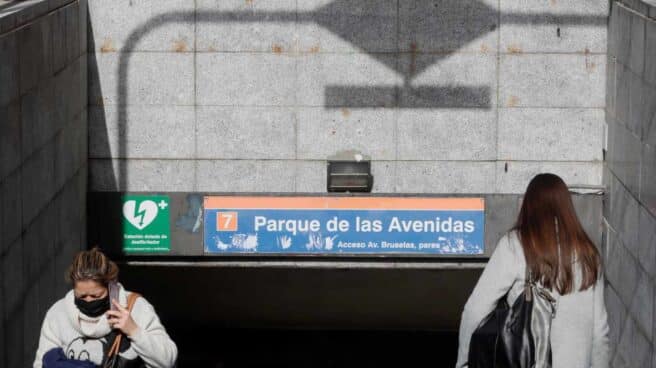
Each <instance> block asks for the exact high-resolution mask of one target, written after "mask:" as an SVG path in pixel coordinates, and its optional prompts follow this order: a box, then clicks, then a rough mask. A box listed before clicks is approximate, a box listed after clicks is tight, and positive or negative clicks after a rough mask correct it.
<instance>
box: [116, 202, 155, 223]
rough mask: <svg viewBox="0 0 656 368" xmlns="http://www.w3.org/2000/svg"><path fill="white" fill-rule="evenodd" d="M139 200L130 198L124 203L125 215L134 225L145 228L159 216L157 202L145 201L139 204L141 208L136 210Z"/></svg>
mask: <svg viewBox="0 0 656 368" xmlns="http://www.w3.org/2000/svg"><path fill="white" fill-rule="evenodd" d="M136 207H137V201H135V200H130V201H127V202H125V203H124V204H123V216H124V217H125V219H126V220H128V221H129V222H130V223H131V224H132V225H133V226H134V227H136V228H137V229H139V230H143V229H144V228H146V226H148V225H150V223H151V222H153V220H155V217H157V211H158V209H157V204H156V203H155V202H153V201H149V200H146V201H143V202H141V203H140V204H139V210H138V211H137V210H136Z"/></svg>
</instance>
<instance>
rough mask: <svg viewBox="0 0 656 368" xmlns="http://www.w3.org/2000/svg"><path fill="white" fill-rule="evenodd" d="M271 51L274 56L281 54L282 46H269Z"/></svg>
mask: <svg viewBox="0 0 656 368" xmlns="http://www.w3.org/2000/svg"><path fill="white" fill-rule="evenodd" d="M271 51H273V53H275V54H282V46H280V45H278V44H275V43H274V44H273V45H271Z"/></svg>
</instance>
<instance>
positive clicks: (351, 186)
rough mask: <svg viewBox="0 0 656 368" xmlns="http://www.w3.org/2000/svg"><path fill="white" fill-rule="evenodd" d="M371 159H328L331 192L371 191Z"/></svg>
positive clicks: (329, 188) (372, 179)
mask: <svg viewBox="0 0 656 368" xmlns="http://www.w3.org/2000/svg"><path fill="white" fill-rule="evenodd" d="M373 183H374V177H373V176H372V175H371V162H370V161H341V160H339V161H328V191H329V192H371V187H372V186H373Z"/></svg>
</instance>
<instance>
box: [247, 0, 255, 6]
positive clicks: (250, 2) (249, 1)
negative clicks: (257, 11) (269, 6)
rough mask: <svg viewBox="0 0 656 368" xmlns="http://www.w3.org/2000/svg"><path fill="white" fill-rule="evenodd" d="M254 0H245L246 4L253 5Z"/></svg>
mask: <svg viewBox="0 0 656 368" xmlns="http://www.w3.org/2000/svg"><path fill="white" fill-rule="evenodd" d="M253 2H254V0H246V5H253Z"/></svg>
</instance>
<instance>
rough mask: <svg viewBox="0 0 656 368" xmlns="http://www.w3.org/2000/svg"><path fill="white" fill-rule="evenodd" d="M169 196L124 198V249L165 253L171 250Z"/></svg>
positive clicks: (131, 196)
mask: <svg viewBox="0 0 656 368" xmlns="http://www.w3.org/2000/svg"><path fill="white" fill-rule="evenodd" d="M169 202H170V201H169V197H168V196H163V195H126V196H124V197H123V206H122V211H123V250H124V251H125V252H126V253H127V252H168V251H170V250H171V239H170V234H171V232H170V226H169V218H170V216H169Z"/></svg>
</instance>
